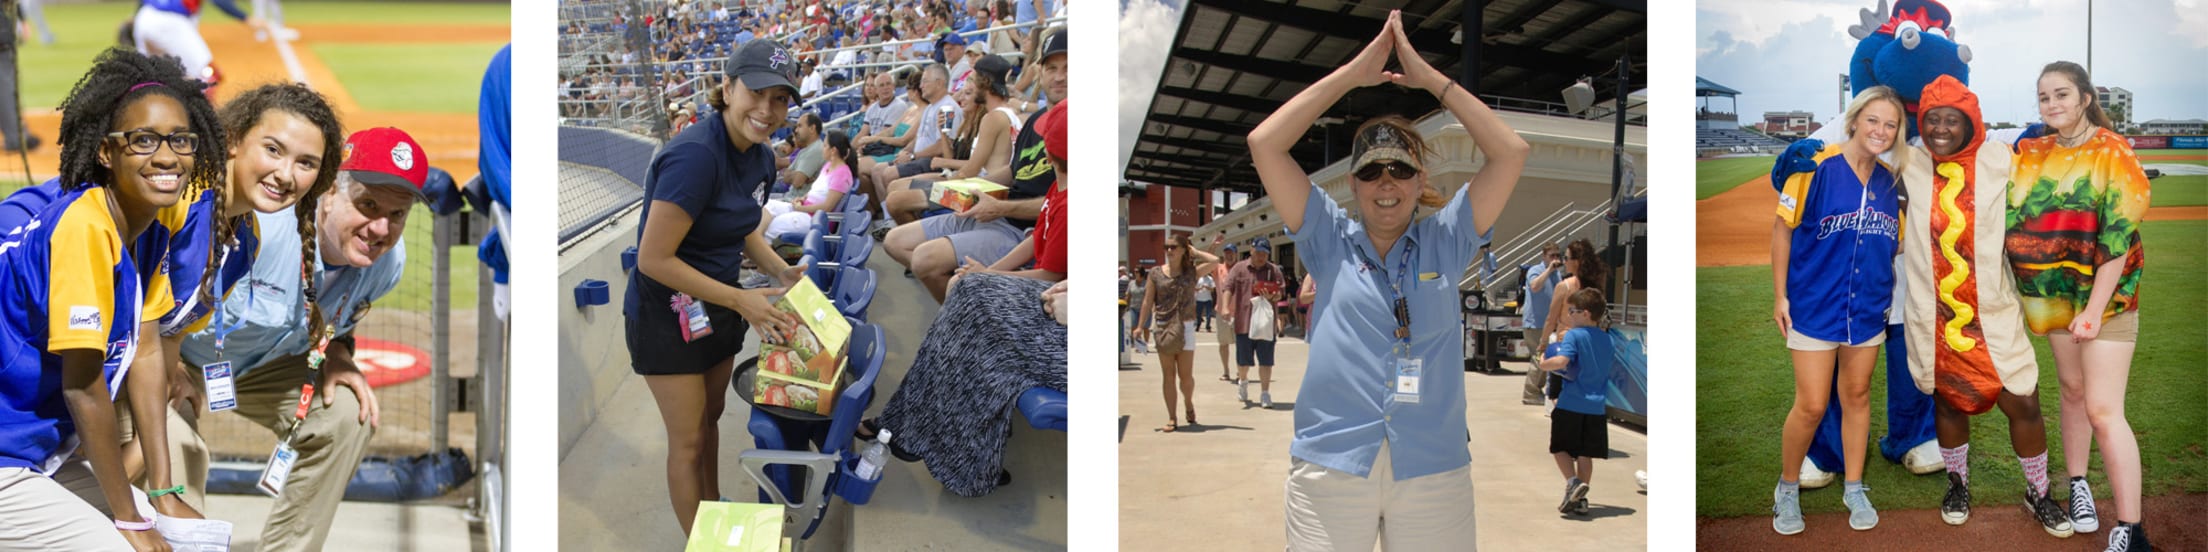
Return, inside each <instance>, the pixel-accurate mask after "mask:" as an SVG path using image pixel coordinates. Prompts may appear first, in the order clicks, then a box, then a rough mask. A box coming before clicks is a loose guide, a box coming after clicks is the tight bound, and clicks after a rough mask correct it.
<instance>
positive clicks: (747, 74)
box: [723, 38, 797, 94]
mask: <svg viewBox="0 0 2208 552" xmlns="http://www.w3.org/2000/svg"><path fill="white" fill-rule="evenodd" d="M723 73H724V74H726V75H728V76H729V77H731V78H735V79H739V80H742V81H743V82H744V87H745V88H750V89H752V90H760V89H765V88H773V87H776V86H780V87H784V88H788V89H790V93H791V94H796V93H797V85H796V84H792V83H794V82H796V80H795V78H796V76H797V56H794V55H790V49H789V48H784V47H782V44H781V43H779V42H775V41H774V39H769V38H759V39H753V40H752V41H751V42H746V43H744V45H743V46H741V47H738V48H737V49H736V55H733V56H729V57H728V64H727V66H726V68H725V70H724V71H723Z"/></svg>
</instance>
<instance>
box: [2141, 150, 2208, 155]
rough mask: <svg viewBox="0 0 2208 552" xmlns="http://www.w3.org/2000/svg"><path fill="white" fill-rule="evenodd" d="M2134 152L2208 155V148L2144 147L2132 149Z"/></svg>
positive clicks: (2143, 153) (2142, 153)
mask: <svg viewBox="0 0 2208 552" xmlns="http://www.w3.org/2000/svg"><path fill="white" fill-rule="evenodd" d="M2132 153H2136V154H2139V155H2208V150H2201V149H2143V150H2132Z"/></svg>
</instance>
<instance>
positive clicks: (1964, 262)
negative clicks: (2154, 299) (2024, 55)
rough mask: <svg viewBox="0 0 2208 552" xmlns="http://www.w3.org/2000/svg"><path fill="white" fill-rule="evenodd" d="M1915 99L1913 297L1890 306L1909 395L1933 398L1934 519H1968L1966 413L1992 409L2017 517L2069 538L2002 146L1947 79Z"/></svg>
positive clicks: (1910, 184)
mask: <svg viewBox="0 0 2208 552" xmlns="http://www.w3.org/2000/svg"><path fill="white" fill-rule="evenodd" d="M1920 98H1921V100H1920V102H1919V104H1918V119H1917V129H1918V136H1919V137H1920V138H1922V139H1923V141H1922V144H1920V145H1914V146H1910V147H1906V148H1901V151H1899V152H1897V153H1896V155H1898V156H1901V157H1902V159H1901V160H1900V162H1899V163H1898V164H1899V165H1900V167H1901V180H1902V184H1903V186H1904V187H1905V188H1906V189H1907V190H1908V197H1909V198H1910V201H1909V203H1908V205H1907V206H1906V216H1904V217H1903V220H1904V221H1906V222H1905V224H1906V225H1907V226H1908V228H1906V229H1905V230H1904V231H1903V232H1902V262H1901V264H1902V270H1903V272H1902V276H1901V278H1900V279H1901V281H1902V282H1903V285H1905V286H1908V288H1909V289H1908V292H1907V293H1905V294H1903V295H1904V297H1906V299H1905V301H1904V303H1903V304H1901V305H1897V306H1896V307H1897V308H1904V309H1906V310H1907V313H1906V315H1905V316H1904V319H1905V320H1906V321H1907V322H1906V323H1905V324H1904V325H1903V328H1904V331H1905V332H1906V335H1907V339H1908V342H1909V347H1908V351H1907V356H1908V365H1909V375H1910V376H1911V378H1912V379H1914V380H1915V383H1916V388H1917V390H1919V391H1923V392H1927V393H1932V394H1933V395H1934V397H1935V398H1936V400H1935V401H1934V403H1935V414H1934V418H1935V424H1934V425H1935V428H1936V431H1937V433H1938V436H1939V447H1940V458H1941V460H1942V463H1944V464H1945V465H1946V467H1947V479H1948V488H1947V494H1946V496H1945V497H1944V498H1943V499H1942V500H1941V502H1940V517H1941V520H1942V521H1945V522H1947V524H1949V525H1962V524H1963V523H1964V522H1965V521H1968V520H1969V519H1970V488H1969V482H1970V465H1969V462H1968V457H1969V454H1970V437H1971V436H1970V416H1973V415H1977V414H1983V413H1985V412H1986V411H1988V410H1991V409H1993V408H1994V407H1995V406H1999V407H2000V408H2001V412H2002V413H2003V414H2005V415H2007V416H2008V419H2009V420H2008V422H2009V423H2008V426H2009V439H2010V442H2011V444H2013V445H2014V448H2015V450H2016V454H2017V462H2018V464H2019V465H2020V466H2021V468H2022V469H2021V471H2022V472H2023V474H2024V479H2025V483H2026V485H2025V494H2024V505H2025V508H2026V509H2027V510H2029V511H2030V512H2031V513H2032V516H2033V518H2034V519H2035V520H2036V521H2038V522H2039V524H2040V527H2041V529H2043V530H2045V531H2047V533H2048V534H2050V535H2054V536H2056V537H2063V538H2067V537H2069V536H2070V535H2071V534H2072V533H2073V530H2072V526H2071V523H2070V519H2069V515H2068V514H2067V513H2066V512H2064V511H2063V509H2062V507H2061V506H2059V505H2057V504H2056V503H2055V501H2054V500H2053V499H2052V498H2049V497H2048V494H2047V423H2046V420H2045V419H2044V418H2042V417H2041V415H2040V405H2039V364H2038V361H2037V360H2036V358H2035V357H2034V355H2033V352H2032V343H2031V341H2030V339H2029V338H2028V337H2027V333H2026V328H2025V325H2024V314H2023V307H2022V296H2021V295H2020V294H2019V293H2018V292H2017V286H2016V282H2015V280H2014V279H2012V278H2010V277H2009V275H2008V274H2007V273H2006V272H2007V270H2006V269H2007V267H2008V266H2009V258H2008V253H2007V251H2006V250H2005V249H2004V248H2003V245H2002V242H2003V238H2004V236H2006V235H2007V232H2006V229H2005V225H2006V224H2007V220H2008V216H2009V202H2008V197H2007V194H2006V193H2004V191H2005V185H2006V184H2007V182H2008V180H2009V176H2010V155H2009V150H2008V147H2007V146H2005V145H2003V144H2002V143H2001V142H1999V141H1992V142H1989V141H1988V140H1987V136H1986V132H1985V131H1984V130H1983V129H1984V128H1985V125H1984V124H1983V118H1982V117H1981V115H1980V112H1979V109H1978V96H1977V95H1976V94H1972V93H1971V91H1970V89H1969V88H1967V87H1965V86H1964V85H1963V83H1962V82H1961V81H1958V80H1956V79H1955V78H1954V77H1949V76H1941V77H1939V78H1937V79H1935V80H1933V81H1932V84H1930V85H1927V86H1925V87H1924V91H1923V94H1922V95H1921V96H1920Z"/></svg>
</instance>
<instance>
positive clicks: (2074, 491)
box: [2070, 477, 2101, 533]
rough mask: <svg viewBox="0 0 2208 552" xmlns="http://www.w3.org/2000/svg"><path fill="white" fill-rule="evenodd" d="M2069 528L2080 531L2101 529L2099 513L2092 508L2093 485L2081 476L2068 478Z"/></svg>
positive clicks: (2088, 531) (2086, 531)
mask: <svg viewBox="0 0 2208 552" xmlns="http://www.w3.org/2000/svg"><path fill="white" fill-rule="evenodd" d="M2070 528H2072V529H2076V530H2077V531H2078V532H2080V533H2091V532H2094V531H2099V530H2100V529H2101V515H2100V513H2099V512H2097V511H2095V510H2094V509H2093V486H2092V485H2089V484H2086V482H2085V478H2083V477H2072V478H2070Z"/></svg>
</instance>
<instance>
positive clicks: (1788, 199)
mask: <svg viewBox="0 0 2208 552" xmlns="http://www.w3.org/2000/svg"><path fill="white" fill-rule="evenodd" d="M1779 208H1780V209H1785V210H1788V211H1792V210H1794V196H1790V195H1786V194H1779Z"/></svg>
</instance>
